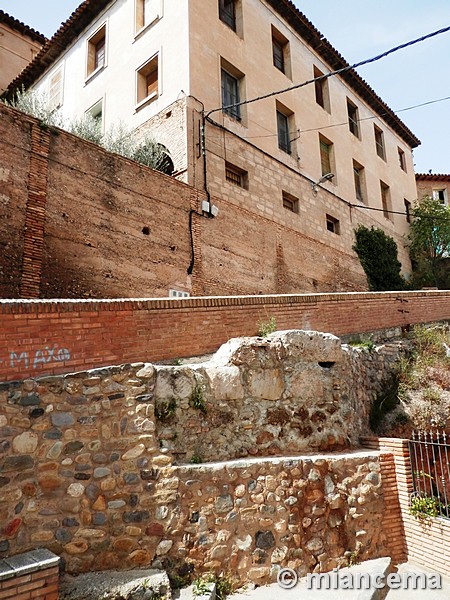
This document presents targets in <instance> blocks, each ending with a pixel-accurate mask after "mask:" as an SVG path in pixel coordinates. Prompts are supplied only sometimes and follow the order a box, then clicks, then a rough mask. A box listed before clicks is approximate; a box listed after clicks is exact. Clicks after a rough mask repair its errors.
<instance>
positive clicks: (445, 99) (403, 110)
mask: <svg viewBox="0 0 450 600" xmlns="http://www.w3.org/2000/svg"><path fill="white" fill-rule="evenodd" d="M447 100H450V96H446V97H445V98H437V99H436V100H428V101H427V102H422V103H421V104H415V105H413V106H408V107H407V108H399V109H398V110H394V111H392V112H394V113H395V114H397V113H401V112H406V111H408V110H414V109H416V108H422V107H423V106H429V105H431V104H438V103H439V102H445V101H447ZM388 114H389V113H381V114H379V115H373V116H371V117H364V118H362V119H357V122H358V123H362V122H363V121H373V120H374V119H378V118H379V117H385V116H386V115H388ZM249 120H250V119H249ZM208 121H209V122H210V123H212V122H213V121H210V120H208ZM252 123H255V125H258V126H260V127H262V128H263V129H266V131H270V129H267V127H263V126H262V125H260V124H259V123H256V122H255V121H252ZM343 125H348V121H344V122H342V123H334V124H332V125H324V126H323V127H312V128H310V129H295V131H291V132H289V134H290V135H297V134H298V132H300V134H302V133H310V132H312V131H322V130H323V129H331V128H332V127H342V126H343ZM270 137H278V133H270V134H267V135H252V136H247V137H246V138H244V139H246V140H256V139H261V138H270ZM211 139H221V138H219V136H208V140H211ZM292 141H294V140H291V142H292Z"/></svg>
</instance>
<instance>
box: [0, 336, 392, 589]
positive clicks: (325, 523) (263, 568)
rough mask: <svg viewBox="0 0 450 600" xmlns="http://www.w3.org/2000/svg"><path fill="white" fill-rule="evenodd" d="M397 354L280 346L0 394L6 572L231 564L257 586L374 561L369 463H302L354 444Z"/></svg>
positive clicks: (377, 530) (0, 503) (325, 343)
mask: <svg viewBox="0 0 450 600" xmlns="http://www.w3.org/2000/svg"><path fill="white" fill-rule="evenodd" d="M401 352H402V344H399V343H394V342H392V343H390V344H388V345H386V346H384V347H383V346H380V347H378V348H377V349H376V350H375V351H373V352H368V351H366V350H362V349H352V348H350V347H348V346H345V345H344V346H341V343H340V340H339V339H338V338H336V337H334V336H331V335H327V334H319V333H317V332H301V331H290V332H280V333H275V334H272V335H270V336H269V337H268V338H267V339H262V338H249V339H244V340H231V341H230V342H229V343H228V344H226V345H224V346H223V347H222V348H221V350H220V351H219V352H218V353H217V354H216V355H215V357H214V358H213V359H212V360H211V361H209V362H205V363H201V364H198V365H185V366H177V367H168V366H162V365H152V364H143V363H141V364H135V365H124V366H121V367H110V368H105V369H98V370H95V371H89V372H81V373H76V374H71V375H65V376H63V375H61V376H50V377H43V378H40V379H28V380H25V381H20V382H11V383H4V384H2V385H1V386H0V515H1V516H0V532H1V534H0V557H3V556H8V555H13V554H17V553H19V552H23V551H25V550H28V549H31V548H35V547H45V548H48V549H49V550H52V551H53V552H55V553H56V554H58V555H61V556H62V557H63V558H64V560H65V561H66V566H67V569H68V570H69V571H70V572H73V573H77V572H83V571H89V570H92V569H109V568H115V567H120V568H127V567H128V568H131V567H136V566H148V565H151V564H153V565H155V566H158V565H160V564H162V565H163V566H164V568H169V569H173V568H175V569H178V571H179V572H180V573H183V572H185V571H186V569H189V568H192V567H193V566H195V567H200V565H206V567H207V568H209V567H208V565H209V566H210V567H211V568H215V567H216V566H218V565H219V564H224V565H225V564H226V566H227V567H229V568H230V569H233V570H234V569H237V570H238V572H239V573H240V574H241V577H242V578H243V579H245V578H246V577H247V571H248V576H249V577H250V578H251V579H252V580H254V581H263V580H264V581H266V580H268V579H269V577H270V576H271V573H272V575H273V569H272V565H275V567H274V568H276V565H280V564H282V565H285V566H286V565H288V564H295V566H296V567H297V566H298V567H299V568H300V567H301V568H304V569H312V568H318V569H325V568H329V567H330V565H334V564H341V563H342V561H344V560H346V559H348V555H346V554H345V553H346V552H356V553H359V554H360V555H361V556H363V557H364V558H368V557H374V556H376V555H381V554H380V553H382V550H386V547H385V545H386V538H385V537H384V534H383V531H382V524H381V519H380V516H381V515H382V513H383V510H384V504H383V490H382V482H381V479H380V469H379V464H378V463H379V460H378V458H377V457H378V454H377V453H376V452H375V453H373V452H372V453H369V454H370V456H369V455H368V456H365V455H364V456H362V455H360V454H358V455H355V456H352V455H349V456H347V457H345V458H344V457H339V456H335V457H333V456H331V455H330V456H328V457H317V456H312V455H310V456H303V458H299V455H304V454H305V452H317V451H318V450H319V449H320V450H322V451H329V450H334V449H339V448H344V447H350V446H355V445H356V444H357V440H358V437H359V435H361V434H363V433H366V432H367V431H368V422H367V421H368V413H369V407H370V403H371V400H372V399H373V398H374V397H375V395H376V392H377V390H379V389H380V388H381V386H382V384H383V381H385V380H386V379H388V378H389V377H390V375H391V373H392V368H393V364H394V363H395V360H396V359H397V358H398V357H399V355H400V354H401ZM356 415H358V416H356ZM274 454H277V455H278V456H280V455H282V456H289V457H291V456H295V457H296V458H292V459H291V458H289V459H288V458H286V459H284V458H283V459H280V458H275V457H273V456H272V455H274ZM239 457H245V459H244V460H243V461H241V462H233V463H230V462H224V463H221V464H215V463H213V464H211V461H217V460H221V461H229V460H232V459H236V458H239ZM255 457H260V458H255ZM191 461H194V462H195V461H196V462H198V461H203V463H202V464H198V465H193V464H188V463H190V462H191ZM302 565H303V567H302Z"/></svg>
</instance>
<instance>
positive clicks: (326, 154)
mask: <svg viewBox="0 0 450 600" xmlns="http://www.w3.org/2000/svg"><path fill="white" fill-rule="evenodd" d="M319 140H320V162H321V166H322V176H324V175H328V173H333V172H334V171H333V144H332V142H330V141H329V140H327V139H326V138H324V137H323V136H321V135H320V136H319Z"/></svg>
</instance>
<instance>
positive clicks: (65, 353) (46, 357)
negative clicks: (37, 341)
mask: <svg viewBox="0 0 450 600" xmlns="http://www.w3.org/2000/svg"><path fill="white" fill-rule="evenodd" d="M70 358H71V354H70V350H68V349H67V348H58V344H55V345H53V346H45V348H44V349H39V350H35V351H34V352H31V353H28V352H20V353H18V352H14V351H13V352H11V353H10V355H9V364H10V366H11V368H12V369H14V368H16V367H22V368H25V369H29V368H30V365H32V366H33V369H36V368H37V367H38V366H39V365H41V364H42V365H47V364H49V363H52V362H64V361H68V360H70ZM0 363H1V361H0Z"/></svg>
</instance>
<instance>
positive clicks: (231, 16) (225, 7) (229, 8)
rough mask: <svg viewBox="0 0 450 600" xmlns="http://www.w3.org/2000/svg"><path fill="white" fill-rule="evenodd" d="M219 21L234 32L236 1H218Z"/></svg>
mask: <svg viewBox="0 0 450 600" xmlns="http://www.w3.org/2000/svg"><path fill="white" fill-rule="evenodd" d="M219 19H220V20H221V21H222V22H223V23H225V24H226V25H228V27H231V29H232V30H233V31H236V0H219Z"/></svg>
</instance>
